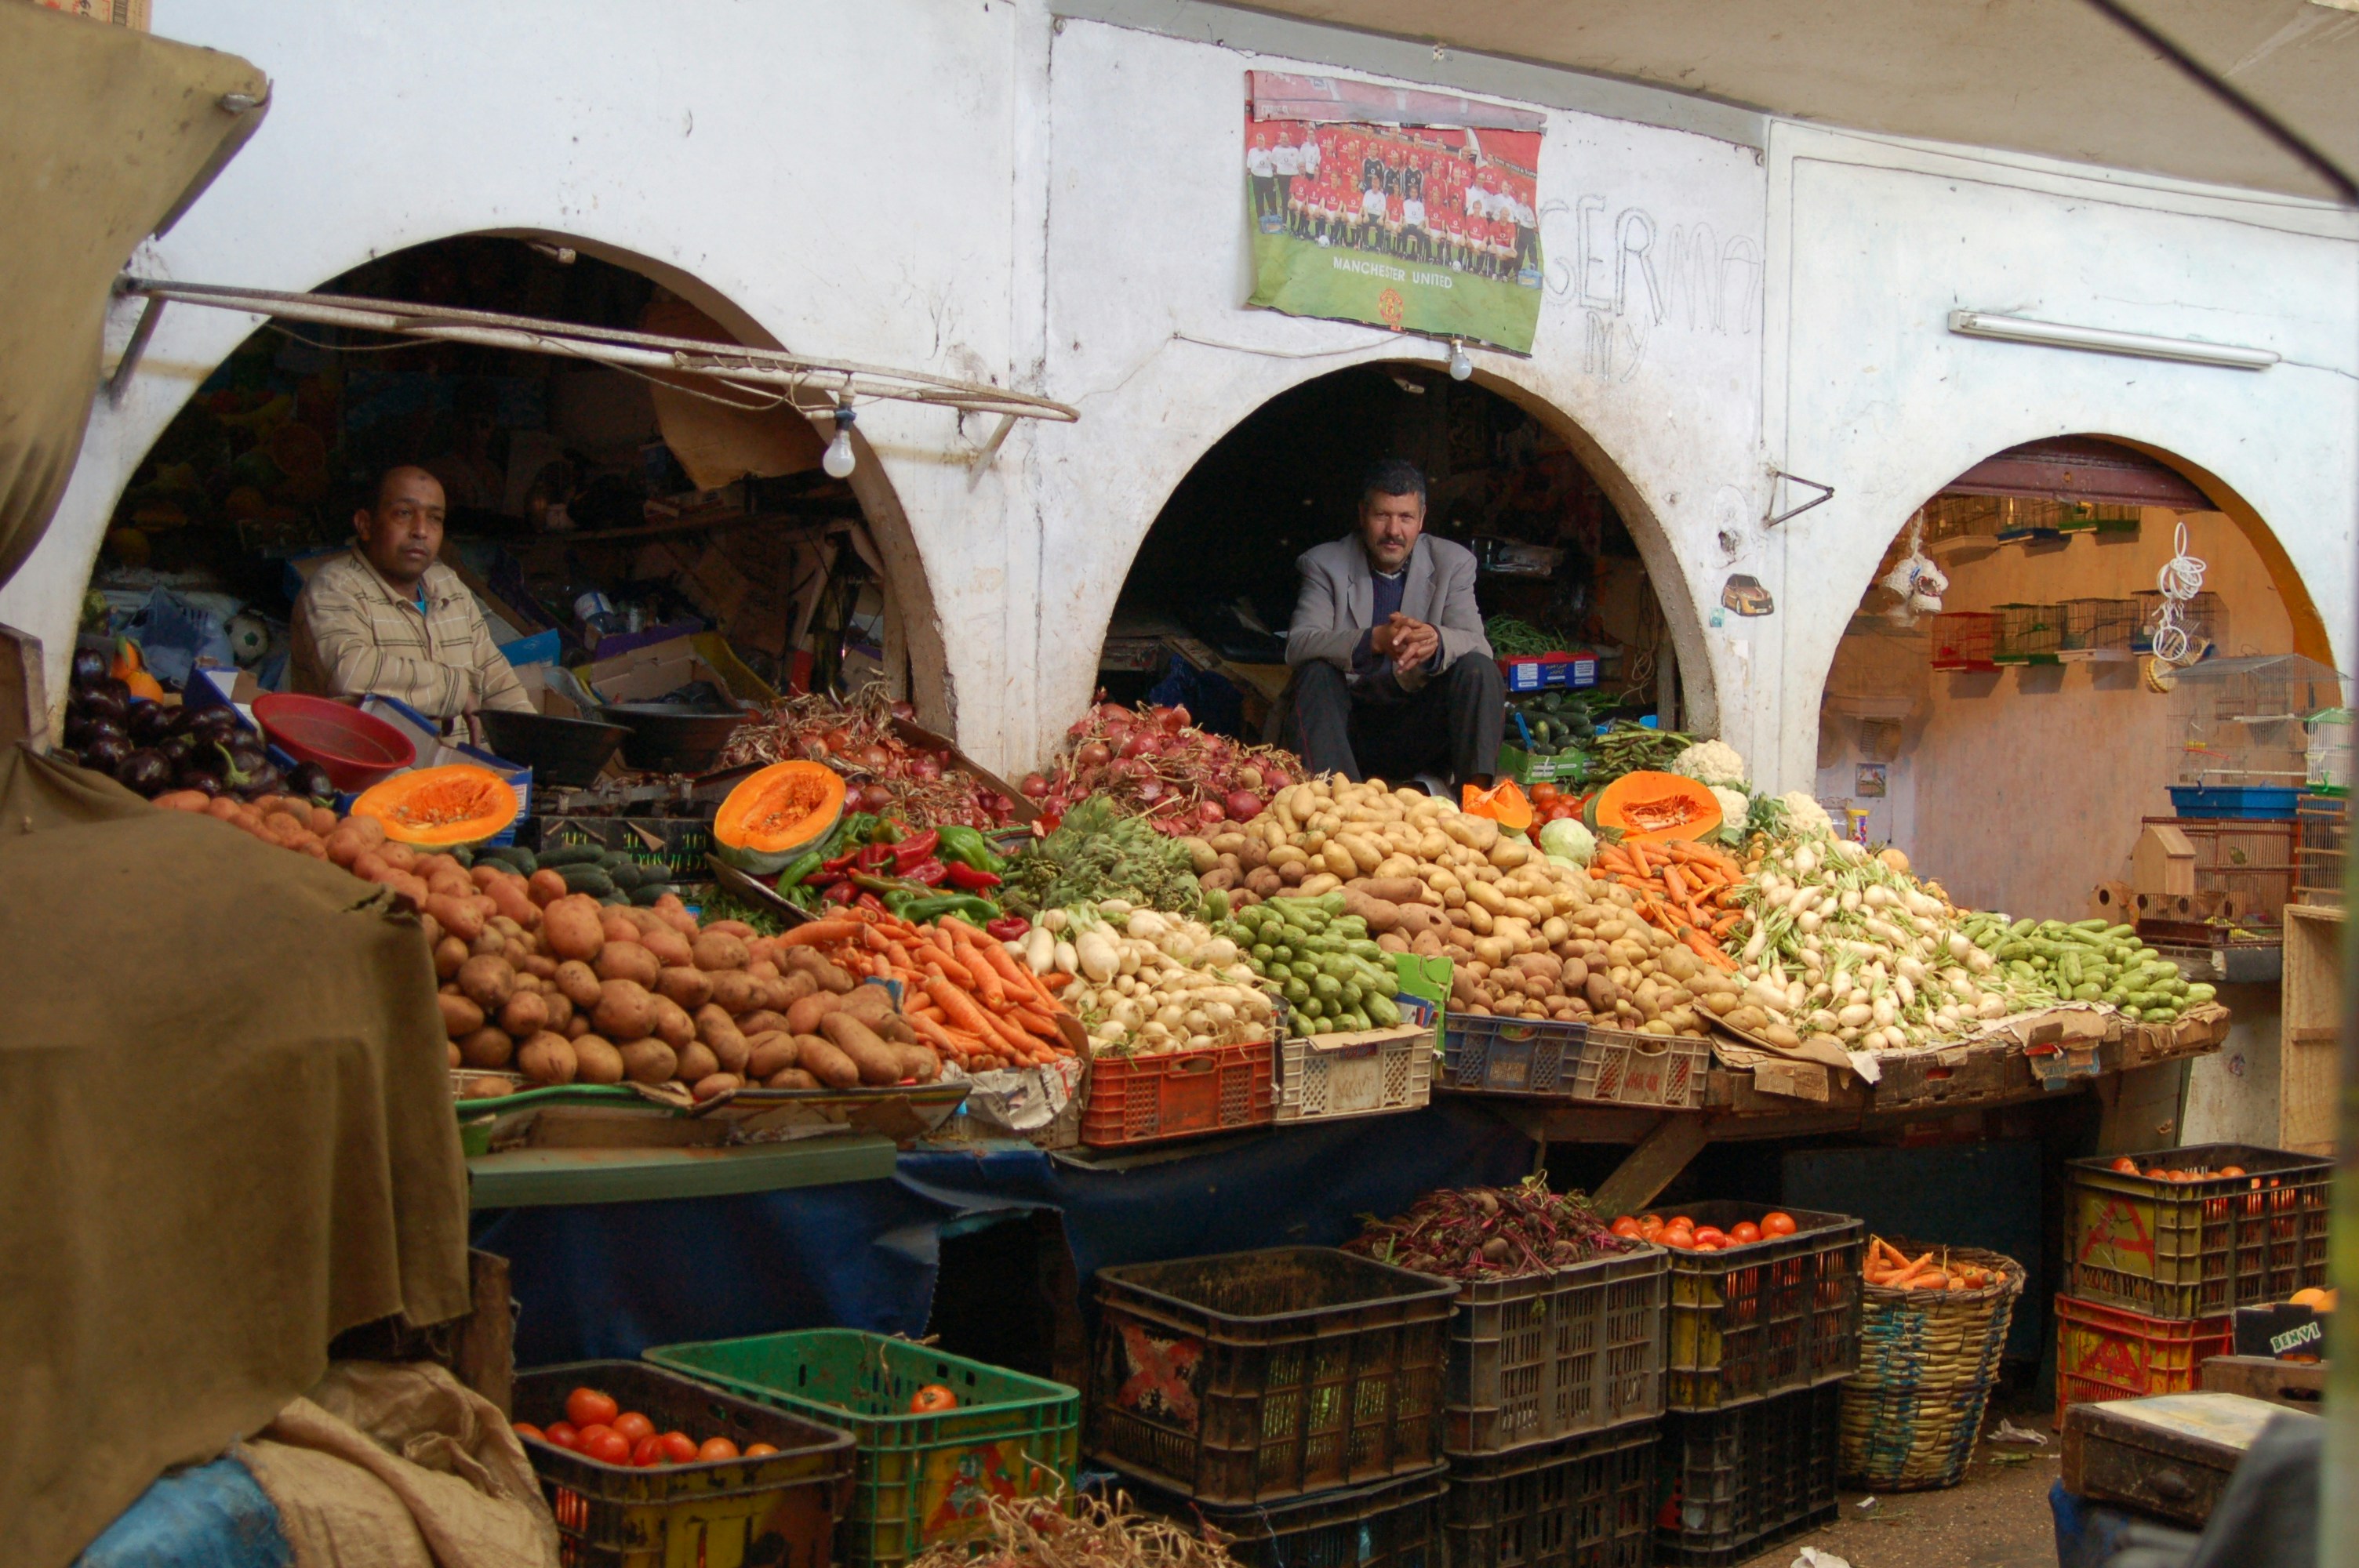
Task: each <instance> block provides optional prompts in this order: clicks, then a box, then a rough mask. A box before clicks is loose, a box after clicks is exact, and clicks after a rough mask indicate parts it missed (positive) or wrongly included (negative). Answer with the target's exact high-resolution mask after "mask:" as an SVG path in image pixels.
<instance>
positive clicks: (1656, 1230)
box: [1614, 1208, 1798, 1252]
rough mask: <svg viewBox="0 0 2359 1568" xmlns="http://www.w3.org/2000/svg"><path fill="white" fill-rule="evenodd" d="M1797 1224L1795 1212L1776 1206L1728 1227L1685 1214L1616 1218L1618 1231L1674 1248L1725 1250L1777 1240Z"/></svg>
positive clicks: (1697, 1250) (1792, 1229) (1615, 1229)
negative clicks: (1698, 1219) (1722, 1227)
mask: <svg viewBox="0 0 2359 1568" xmlns="http://www.w3.org/2000/svg"><path fill="white" fill-rule="evenodd" d="M1797 1228H1798V1227H1796V1226H1795V1224H1794V1217H1793V1216H1792V1215H1790V1214H1788V1213H1786V1212H1785V1211H1784V1210H1782V1209H1774V1208H1773V1209H1771V1210H1770V1211H1769V1212H1768V1213H1767V1214H1765V1215H1763V1216H1762V1217H1761V1218H1760V1221H1759V1222H1758V1223H1757V1224H1756V1222H1754V1221H1753V1220H1749V1219H1740V1220H1738V1221H1737V1222H1736V1223H1735V1224H1734V1225H1732V1226H1730V1227H1728V1228H1727V1229H1726V1230H1723V1229H1721V1228H1720V1227H1718V1226H1716V1225H1698V1224H1697V1223H1696V1222H1695V1221H1694V1220H1692V1219H1690V1218H1689V1217H1687V1216H1686V1215H1683V1214H1675V1215H1673V1216H1671V1217H1670V1218H1669V1219H1665V1218H1664V1217H1662V1216H1661V1215H1659V1214H1642V1215H1625V1216H1624V1217H1622V1218H1620V1219H1617V1220H1615V1221H1614V1235H1616V1236H1621V1237H1628V1238H1635V1239H1636V1240H1639V1241H1651V1242H1653V1243H1654V1244H1655V1245H1656V1246H1658V1247H1668V1248H1669V1249H1671V1250H1672V1251H1674V1252H1721V1251H1725V1250H1726V1249H1729V1248H1731V1247H1750V1246H1752V1245H1753V1244H1754V1243H1755V1242H1756V1241H1776V1240H1778V1239H1780V1238H1784V1237H1788V1236H1791V1235H1793V1234H1794V1232H1795V1230H1796V1229H1797Z"/></svg>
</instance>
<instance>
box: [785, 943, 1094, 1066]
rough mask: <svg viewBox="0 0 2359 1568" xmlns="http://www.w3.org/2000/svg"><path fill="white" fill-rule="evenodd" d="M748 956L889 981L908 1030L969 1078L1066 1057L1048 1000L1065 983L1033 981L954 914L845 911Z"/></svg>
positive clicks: (1045, 978) (1063, 1019) (1047, 978)
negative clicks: (932, 919)
mask: <svg viewBox="0 0 2359 1568" xmlns="http://www.w3.org/2000/svg"><path fill="white" fill-rule="evenodd" d="M753 950H754V951H755V952H756V953H757V954H760V955H766V956H770V957H774V958H775V961H776V962H777V964H778V965H779V966H780V967H781V968H787V967H801V966H804V965H805V964H806V963H807V961H808V959H809V958H810V956H812V955H817V956H818V957H821V958H822V959H824V960H826V961H828V962H829V963H830V965H831V966H832V967H835V968H840V969H841V970H843V971H844V972H846V973H847V974H849V975H857V976H867V977H871V978H874V979H894V980H898V981H899V982H900V983H901V986H902V995H903V998H904V1013H905V1015H906V1017H907V1020H908V1024H909V1026H910V1027H911V1028H913V1029H914V1030H915V1031H916V1032H917V1033H918V1035H919V1037H920V1038H921V1039H923V1040H924V1041H925V1043H926V1044H929V1045H930V1046H932V1047H933V1048H934V1050H935V1051H938V1052H940V1054H942V1055H943V1056H945V1057H948V1058H949V1059H951V1061H954V1062H956V1063H958V1064H959V1065H961V1066H962V1067H963V1068H965V1069H967V1070H968V1071H970V1072H980V1071H984V1070H986V1069H989V1068H993V1067H1009V1066H1018V1067H1020V1066H1046V1065H1049V1063H1052V1062H1054V1061H1056V1060H1057V1059H1058V1058H1060V1057H1063V1056H1071V1055H1072V1054H1074V1049H1073V1046H1072V1045H1071V1044H1070V1043H1068V1042H1067V1040H1066V1038H1065V1033H1064V1027H1065V1025H1066V1024H1069V1023H1070V1022H1071V1013H1070V1012H1069V1011H1067V1009H1066V1007H1065V1004H1064V1003H1063V1002H1062V1001H1060V1000H1058V996H1057V993H1058V991H1059V990H1060V989H1063V988H1064V987H1065V986H1066V985H1067V984H1068V983H1070V981H1071V976H1070V975H1064V974H1049V975H1036V974H1034V973H1033V972H1032V970H1031V969H1030V968H1027V966H1026V965H1024V964H1021V963H1018V962H1017V961H1016V959H1015V958H1013V957H1010V956H1009V955H1008V953H1007V950H1006V948H1005V947H1003V946H1001V945H1000V944H999V942H998V941H997V940H996V939H995V938H994V937H992V936H991V935H987V934H986V933H984V932H982V931H979V930H977V929H975V928H974V927H973V926H972V925H968V924H967V923H966V922H964V921H962V920H960V919H958V918H957V917H956V916H954V915H945V916H943V917H942V918H941V919H940V921H938V922H936V923H935V924H933V925H915V924H913V923H911V922H909V921H907V920H903V919H900V918H898V917H897V916H895V915H892V914H881V913H878V912H875V911H872V910H863V909H847V910H844V911H843V912H842V913H840V914H831V915H828V916H826V917H825V918H823V919H820V920H814V921H810V922H808V923H806V924H804V925H797V926H793V927H791V928H789V929H788V930H786V931H783V932H781V933H779V934H778V935H776V936H773V937H769V938H767V939H766V940H765V941H763V942H760V943H756V945H755V946H754V949H753ZM798 955H801V956H802V957H798ZM818 1005H822V1006H823V1005H824V1004H818ZM797 1033H798V1035H799V1033H800V1031H798V1032H797Z"/></svg>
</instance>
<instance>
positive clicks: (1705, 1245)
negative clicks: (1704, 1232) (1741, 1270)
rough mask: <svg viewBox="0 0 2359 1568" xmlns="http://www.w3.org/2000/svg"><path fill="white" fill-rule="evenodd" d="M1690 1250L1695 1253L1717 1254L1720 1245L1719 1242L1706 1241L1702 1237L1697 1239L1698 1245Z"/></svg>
mask: <svg viewBox="0 0 2359 1568" xmlns="http://www.w3.org/2000/svg"><path fill="white" fill-rule="evenodd" d="M1689 1250H1690V1251H1694V1252H1717V1251H1719V1250H1720V1243H1719V1242H1717V1241H1706V1240H1704V1239H1703V1238H1701V1237H1698V1238H1696V1244H1695V1245H1694V1246H1693V1247H1692V1248H1690V1249H1689Z"/></svg>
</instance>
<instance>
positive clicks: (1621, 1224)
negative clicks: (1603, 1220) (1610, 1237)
mask: <svg viewBox="0 0 2359 1568" xmlns="http://www.w3.org/2000/svg"><path fill="white" fill-rule="evenodd" d="M1613 1229H1614V1235H1616V1236H1636V1235H1637V1234H1638V1222H1637V1221H1636V1220H1635V1219H1632V1218H1631V1217H1629V1216H1628V1215H1626V1214H1625V1215H1624V1216H1623V1217H1621V1218H1619V1219H1617V1220H1615V1221H1614V1226H1613Z"/></svg>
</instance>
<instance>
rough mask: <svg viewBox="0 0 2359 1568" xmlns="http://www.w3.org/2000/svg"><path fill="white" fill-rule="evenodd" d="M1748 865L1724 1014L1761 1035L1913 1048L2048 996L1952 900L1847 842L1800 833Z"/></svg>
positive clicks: (1784, 1041)
mask: <svg viewBox="0 0 2359 1568" xmlns="http://www.w3.org/2000/svg"><path fill="white" fill-rule="evenodd" d="M1905 863H1906V862H1902V864H1905ZM1748 870H1749V871H1751V875H1750V876H1749V877H1748V878H1747V880H1746V893H1745V897H1746V901H1747V907H1748V910H1749V913H1750V914H1751V920H1750V921H1749V923H1748V924H1747V925H1745V926H1742V927H1740V928H1739V929H1740V931H1742V932H1743V933H1744V936H1745V940H1744V946H1743V948H1742V949H1741V950H1740V951H1739V954H1738V960H1739V966H1740V972H1741V973H1742V974H1743V976H1744V978H1745V989H1744V993H1743V995H1742V996H1741V997H1740V998H1739V999H1738V1005H1737V1006H1736V1007H1735V1008H1734V1009H1733V1010H1731V1011H1727V1012H1725V1013H1723V1017H1724V1018H1725V1019H1726V1020H1727V1022H1730V1023H1732V1024H1734V1025H1735V1026H1737V1027H1739V1028H1748V1027H1749V1028H1750V1029H1752V1031H1753V1032H1754V1033H1758V1034H1760V1035H1761V1036H1762V1037H1763V1038H1764V1039H1767V1040H1771V1041H1773V1042H1775V1043H1776V1044H1780V1045H1791V1044H1799V1041H1800V1040H1801V1038H1802V1037H1804V1036H1809V1035H1827V1036H1832V1037H1833V1038H1834V1039H1835V1040H1836V1041H1838V1042H1839V1043H1840V1044H1842V1045H1843V1048H1844V1049H1846V1050H1852V1051H1870V1052H1875V1051H1895V1052H1897V1051H1908V1050H1911V1049H1915V1048H1918V1047H1921V1046H1926V1045H1930V1044H1935V1043H1936V1042H1939V1041H1941V1040H1947V1039H1953V1038H1956V1037H1959V1036H1962V1035H1966V1034H1971V1033H1974V1032H1975V1031H1976V1030H1977V1029H1978V1028H1979V1027H1980V1026H1981V1025H1982V1024H1983V1023H1984V1022H1986V1021H1988V1020H1991V1019H1995V1018H2005V1017H2006V1016H2007V1015H2008V1014H2009V1013H2012V1012H2017V1011H2021V1010H2022V1009H2024V1008H2026V1007H2032V1006H2039V1005H2044V1004H2045V1003H2046V1002H2048V1001H2049V1000H2052V999H2050V998H2048V997H2047V996H2045V995H2042V994H2035V993H2031V992H2027V991H2022V990H2021V989H2019V988H2018V987H2017V986H2016V985H2015V983H2014V982H2013V981H2011V980H2009V979H2007V977H2006V972H2005V971H2004V970H2002V969H2000V968H1997V967H1996V965H1995V963H1994V961H1993V960H1992V957H1991V956H1990V955H1989V954H1988V953H1986V952H1984V951H1983V949H1982V948H1980V947H1978V946H1974V944H1973V942H1972V941H1970V940H1969V939H1968V938H1967V936H1966V935H1965V934H1964V933H1963V932H1962V931H1961V930H1959V929H1958V920H1959V918H1960V915H1959V912H1958V911H1957V910H1956V909H1955V908H1954V907H1952V906H1951V903H1949V901H1948V900H1946V899H1943V898H1938V897H1936V896H1934V895H1933V894H1932V893H1930V892H1926V891H1925V889H1924V887H1923V885H1922V884H1921V883H1919V881H1917V880H1916V879H1915V878H1914V877H1911V876H1910V875H1909V874H1908V872H1907V871H1903V870H1900V869H1897V867H1896V866H1895V865H1893V864H1892V863H1890V862H1887V861H1886V860H1880V859H1878V858H1877V857H1875V856H1874V855H1871V854H1869V853H1868V852H1867V851H1866V850H1865V849H1863V848H1862V847H1861V846H1859V845H1857V844H1854V843H1853V842H1851V841H1850V840H1849V839H1843V838H1828V837H1825V836H1822V835H1814V834H1808V833H1806V834H1802V835H1800V836H1798V837H1796V838H1790V839H1788V840H1787V841H1785V842H1783V843H1780V844H1777V845H1776V846H1774V847H1773V848H1771V849H1768V851H1767V853H1766V854H1764V855H1763V856H1762V857H1761V859H1760V860H1759V861H1758V862H1757V865H1756V866H1754V867H1749V868H1748Z"/></svg>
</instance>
